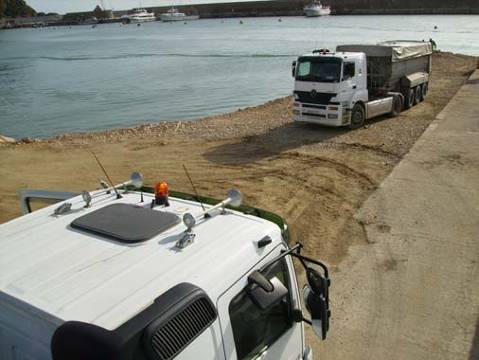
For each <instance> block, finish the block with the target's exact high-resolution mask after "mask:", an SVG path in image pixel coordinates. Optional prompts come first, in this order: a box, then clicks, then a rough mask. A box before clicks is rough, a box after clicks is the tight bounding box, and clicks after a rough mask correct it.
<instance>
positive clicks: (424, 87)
mask: <svg viewBox="0 0 479 360" xmlns="http://www.w3.org/2000/svg"><path fill="white" fill-rule="evenodd" d="M428 90H429V84H428V83H427V82H425V83H424V84H422V86H421V92H422V99H423V100H424V99H425V98H426V96H427V92H428Z"/></svg>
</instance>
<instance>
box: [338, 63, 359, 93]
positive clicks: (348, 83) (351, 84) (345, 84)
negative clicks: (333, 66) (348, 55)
mask: <svg viewBox="0 0 479 360" xmlns="http://www.w3.org/2000/svg"><path fill="white" fill-rule="evenodd" d="M341 80H342V81H341V100H342V101H347V102H351V99H352V98H353V97H354V94H355V92H356V89H357V86H358V84H357V77H356V64H355V62H354V61H346V60H345V61H344V62H343V74H342V78H341Z"/></svg>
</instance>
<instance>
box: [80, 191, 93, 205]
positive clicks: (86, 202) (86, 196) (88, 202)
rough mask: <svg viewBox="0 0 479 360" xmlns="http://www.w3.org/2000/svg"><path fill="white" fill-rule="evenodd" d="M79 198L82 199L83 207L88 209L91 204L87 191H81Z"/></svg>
mask: <svg viewBox="0 0 479 360" xmlns="http://www.w3.org/2000/svg"><path fill="white" fill-rule="evenodd" d="M81 197H82V199H83V201H84V202H85V206H84V207H86V208H87V207H90V204H91V199H92V197H91V194H90V193H89V192H88V191H85V190H84V191H82V192H81Z"/></svg>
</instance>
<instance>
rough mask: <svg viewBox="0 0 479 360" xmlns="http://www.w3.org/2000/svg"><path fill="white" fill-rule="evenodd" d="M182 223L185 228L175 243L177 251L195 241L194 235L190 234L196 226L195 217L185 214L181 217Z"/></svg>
mask: <svg viewBox="0 0 479 360" xmlns="http://www.w3.org/2000/svg"><path fill="white" fill-rule="evenodd" d="M183 223H184V224H185V226H186V231H185V232H184V233H183V236H182V237H181V239H180V240H178V241H177V242H176V247H177V248H178V249H184V248H185V247H187V246H188V245H190V244H191V243H192V242H193V240H194V239H195V234H194V233H193V232H192V229H193V228H194V226H195V225H196V219H195V217H194V216H193V215H192V214H190V213H186V214H184V215H183Z"/></svg>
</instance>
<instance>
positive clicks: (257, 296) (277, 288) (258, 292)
mask: <svg viewBox="0 0 479 360" xmlns="http://www.w3.org/2000/svg"><path fill="white" fill-rule="evenodd" d="M248 283H249V288H248V289H247V291H246V292H247V294H248V296H249V297H250V299H251V301H252V302H253V303H254V304H255V305H256V306H258V307H259V308H260V309H261V310H266V309H269V308H270V307H271V306H274V305H276V304H277V303H278V302H280V301H281V300H282V299H283V298H284V297H285V296H286V295H287V294H288V289H287V288H286V287H285V286H284V285H283V283H282V282H281V281H280V280H279V279H278V278H277V277H273V278H272V279H271V280H268V279H267V278H266V277H265V276H264V275H263V274H262V273H261V272H259V271H258V270H255V271H253V272H252V273H251V275H250V276H248Z"/></svg>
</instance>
